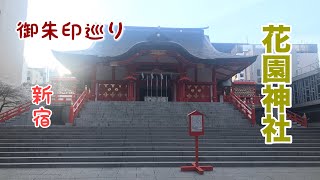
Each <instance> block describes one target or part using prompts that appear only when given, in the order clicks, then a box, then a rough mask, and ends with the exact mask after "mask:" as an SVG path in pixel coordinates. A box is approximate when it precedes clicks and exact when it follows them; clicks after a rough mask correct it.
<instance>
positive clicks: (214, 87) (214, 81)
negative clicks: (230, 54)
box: [212, 68, 218, 102]
mask: <svg viewBox="0 0 320 180" xmlns="http://www.w3.org/2000/svg"><path fill="white" fill-rule="evenodd" d="M212 101H213V102H218V97H217V78H216V69H215V68H212Z"/></svg>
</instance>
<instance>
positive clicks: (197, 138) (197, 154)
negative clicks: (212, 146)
mask: <svg viewBox="0 0 320 180" xmlns="http://www.w3.org/2000/svg"><path fill="white" fill-rule="evenodd" d="M195 141H196V147H195V151H196V152H195V154H196V166H199V136H195Z"/></svg>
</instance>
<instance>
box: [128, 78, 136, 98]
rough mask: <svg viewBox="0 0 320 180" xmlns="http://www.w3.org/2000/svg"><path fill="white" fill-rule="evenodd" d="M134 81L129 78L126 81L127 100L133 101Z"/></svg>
mask: <svg viewBox="0 0 320 180" xmlns="http://www.w3.org/2000/svg"><path fill="white" fill-rule="evenodd" d="M134 99H135V97H134V81H132V80H130V81H129V83H128V101H134Z"/></svg>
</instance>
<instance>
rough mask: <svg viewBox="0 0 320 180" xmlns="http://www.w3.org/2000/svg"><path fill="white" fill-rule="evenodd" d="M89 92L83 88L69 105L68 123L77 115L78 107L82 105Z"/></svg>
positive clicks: (72, 121)
mask: <svg viewBox="0 0 320 180" xmlns="http://www.w3.org/2000/svg"><path fill="white" fill-rule="evenodd" d="M89 97H90V93H89V91H88V90H84V91H83V93H82V94H81V95H80V97H79V98H78V99H77V101H76V102H75V103H74V104H73V105H72V106H70V112H69V113H70V114H69V123H71V124H73V123H74V118H75V117H77V115H78V113H79V111H80V109H81V108H82V107H83V106H84V103H85V102H86V101H87V100H88V99H89Z"/></svg>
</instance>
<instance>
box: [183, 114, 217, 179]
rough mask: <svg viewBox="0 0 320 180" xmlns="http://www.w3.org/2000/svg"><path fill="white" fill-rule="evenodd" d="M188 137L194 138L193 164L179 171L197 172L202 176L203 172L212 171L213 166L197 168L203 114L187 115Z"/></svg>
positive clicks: (202, 128)
mask: <svg viewBox="0 0 320 180" xmlns="http://www.w3.org/2000/svg"><path fill="white" fill-rule="evenodd" d="M188 121H189V122H188V123H189V135H190V136H194V137H195V156H196V157H195V158H196V159H195V162H194V163H192V166H182V167H181V171H197V173H198V174H203V172H204V171H212V170H213V166H199V136H201V135H204V118H203V114H202V113H200V112H198V111H193V112H191V113H189V114H188Z"/></svg>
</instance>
